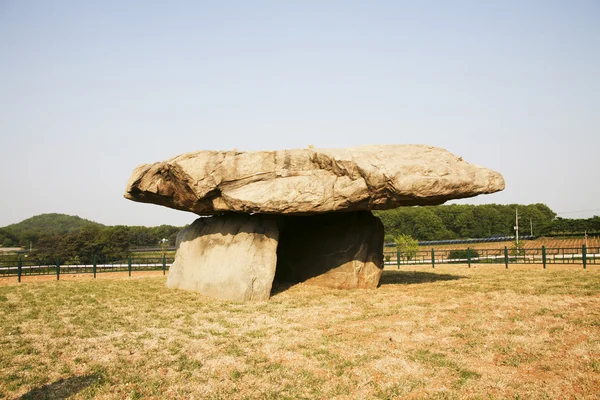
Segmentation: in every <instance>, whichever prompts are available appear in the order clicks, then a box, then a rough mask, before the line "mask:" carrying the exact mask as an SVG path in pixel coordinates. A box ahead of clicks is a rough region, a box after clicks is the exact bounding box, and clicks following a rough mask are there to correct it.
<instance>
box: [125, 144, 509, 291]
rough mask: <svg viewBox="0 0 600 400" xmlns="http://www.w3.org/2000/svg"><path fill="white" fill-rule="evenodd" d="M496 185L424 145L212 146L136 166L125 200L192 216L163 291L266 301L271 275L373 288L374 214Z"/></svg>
mask: <svg viewBox="0 0 600 400" xmlns="http://www.w3.org/2000/svg"><path fill="white" fill-rule="evenodd" d="M503 189H504V179H503V178H502V175H500V174H499V173H497V172H494V171H491V170H489V169H486V168H483V167H480V166H477V165H473V164H469V163H468V162H466V161H464V160H463V159H462V158H461V157H457V156H455V155H453V154H452V153H450V152H448V151H447V150H444V149H441V148H438V147H433V146H427V145H377V146H363V147H354V148H347V149H317V148H313V147H309V148H305V149H294V150H276V151H237V150H234V151H208V150H201V151H196V152H193V153H187V154H182V155H179V156H176V157H173V158H171V159H169V160H167V161H163V162H157V163H154V164H146V165H141V166H139V167H137V168H136V169H135V170H134V171H133V174H132V176H131V178H130V179H129V182H128V183H127V189H126V192H125V197H126V198H127V199H130V200H134V201H138V202H143V203H154V204H159V205H162V206H166V207H170V208H174V209H177V210H184V211H190V212H193V213H195V214H197V215H198V216H200V217H199V218H197V219H196V220H195V221H194V222H193V223H192V224H191V225H189V226H187V227H186V228H184V229H183V230H182V231H181V232H180V233H179V235H178V236H177V253H176V255H175V261H174V263H173V265H172V266H171V269H170V271H169V276H168V278H167V283H166V285H167V287H170V288H179V289H185V290H191V291H196V292H199V293H202V294H204V295H208V296H212V297H216V298H220V299H225V300H233V301H248V300H267V299H269V297H270V295H271V288H272V285H273V281H274V280H275V279H276V280H277V281H280V282H291V283H299V282H303V283H305V284H310V285H319V286H326V287H330V288H337V289H355V288H376V287H377V286H378V284H379V278H380V276H381V272H382V270H383V237H384V231H383V225H382V223H381V221H380V220H379V219H378V218H377V217H375V216H374V215H373V214H372V213H371V211H372V210H385V209H391V208H396V207H401V206H423V205H437V204H442V203H444V202H445V201H447V200H451V199H458V198H466V197H473V196H477V195H479V194H487V193H493V192H497V191H500V190H503Z"/></svg>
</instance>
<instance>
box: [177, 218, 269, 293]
mask: <svg viewBox="0 0 600 400" xmlns="http://www.w3.org/2000/svg"><path fill="white" fill-rule="evenodd" d="M278 237H279V229H278V226H277V221H276V217H274V216H265V215H247V214H235V215H227V216H219V217H212V218H198V219H197V220H196V221H194V223H193V224H191V225H190V226H188V227H187V228H185V229H183V230H182V231H181V232H180V233H179V234H178V235H177V254H176V256H175V262H174V263H173V265H172V266H171V268H170V269H169V277H168V278H167V287H169V288H178V289H185V290H191V291H195V292H198V293H202V294H204V295H207V296H211V297H215V298H219V299H224V300H233V301H247V300H268V299H269V296H270V295H271V286H272V284H273V277H274V275H275V267H276V265H277V240H278Z"/></svg>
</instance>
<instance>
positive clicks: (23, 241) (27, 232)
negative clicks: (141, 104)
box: [0, 204, 600, 263]
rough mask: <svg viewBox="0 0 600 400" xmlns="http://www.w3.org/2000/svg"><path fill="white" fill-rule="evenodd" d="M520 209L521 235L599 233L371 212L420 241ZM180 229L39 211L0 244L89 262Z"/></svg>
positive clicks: (482, 232) (525, 215) (529, 213)
mask: <svg viewBox="0 0 600 400" xmlns="http://www.w3.org/2000/svg"><path fill="white" fill-rule="evenodd" d="M516 209H518V211H519V216H520V219H519V225H520V234H521V235H527V234H531V233H533V235H535V236H552V235H583V234H584V232H587V233H588V234H599V233H600V217H598V216H594V217H592V218H587V219H570V218H559V217H556V213H555V212H554V211H552V210H551V209H550V208H549V207H548V206H546V205H545V204H530V205H520V204H508V205H500V204H486V205H478V206H474V205H456V204H455V205H442V206H427V207H400V208H396V209H394V210H386V211H376V212H374V214H375V215H377V216H378V217H379V218H380V219H381V221H382V222H383V225H384V227H385V233H386V239H385V240H386V242H388V243H389V242H394V241H395V240H396V239H397V238H398V237H399V236H400V235H407V236H409V237H412V238H415V239H418V240H444V239H466V238H486V237H493V236H512V235H514V225H515V210H516ZM181 229H182V227H177V226H171V225H161V226H155V227H145V226H124V225H116V226H105V225H102V224H99V223H97V222H93V221H89V220H85V219H83V218H79V217H76V216H71V215H65V214H42V215H38V216H35V217H32V218H29V219H27V220H24V221H22V222H20V223H18V224H13V225H9V226H5V227H3V228H0V246H3V247H12V246H20V247H24V248H26V249H28V248H29V247H30V246H31V247H32V252H31V256H33V257H37V258H38V259H40V260H47V259H49V258H59V259H60V260H62V261H67V260H70V261H80V262H85V263H89V262H91V261H92V259H93V257H94V256H95V257H97V258H101V259H105V260H108V259H120V258H123V257H126V256H127V255H128V253H129V252H130V250H131V249H132V248H136V247H146V246H154V247H156V246H158V245H159V242H160V241H161V240H162V239H163V238H165V239H167V240H168V244H169V245H171V246H173V245H175V240H176V237H177V233H178V232H179V231H180V230H181Z"/></svg>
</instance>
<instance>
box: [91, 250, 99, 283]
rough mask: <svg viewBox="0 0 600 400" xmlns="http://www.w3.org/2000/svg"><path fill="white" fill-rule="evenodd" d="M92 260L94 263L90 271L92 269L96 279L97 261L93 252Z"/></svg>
mask: <svg viewBox="0 0 600 400" xmlns="http://www.w3.org/2000/svg"><path fill="white" fill-rule="evenodd" d="M92 262H93V263H94V264H93V267H92V271H94V279H96V268H97V264H98V263H97V261H96V255H95V254H94V259H93V261H92Z"/></svg>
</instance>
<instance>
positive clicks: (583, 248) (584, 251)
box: [581, 244, 587, 269]
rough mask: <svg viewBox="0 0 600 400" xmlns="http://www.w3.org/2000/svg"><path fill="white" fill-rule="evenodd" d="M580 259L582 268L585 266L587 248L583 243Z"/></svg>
mask: <svg viewBox="0 0 600 400" xmlns="http://www.w3.org/2000/svg"><path fill="white" fill-rule="evenodd" d="M581 259H582V260H583V269H585V268H586V266H587V248H586V247H585V244H584V245H582V246H581Z"/></svg>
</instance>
